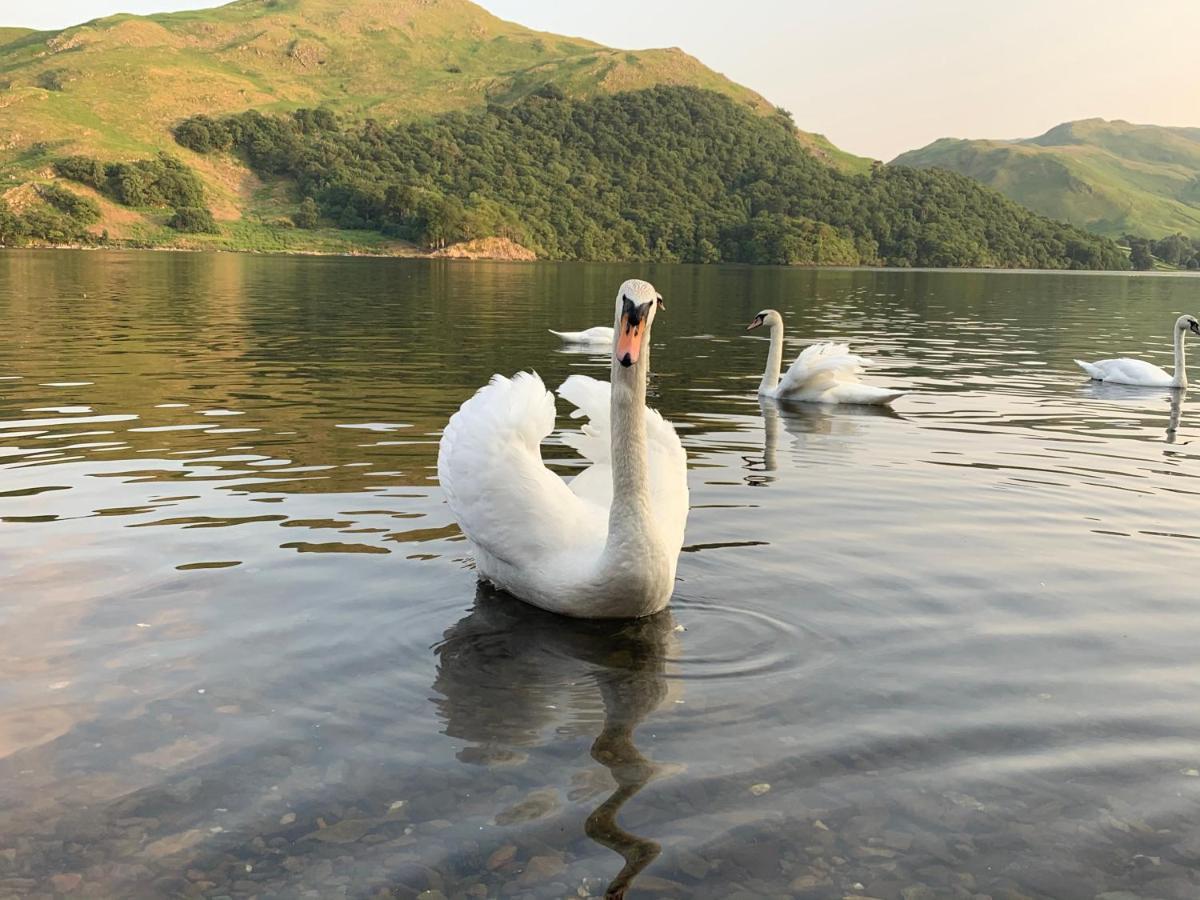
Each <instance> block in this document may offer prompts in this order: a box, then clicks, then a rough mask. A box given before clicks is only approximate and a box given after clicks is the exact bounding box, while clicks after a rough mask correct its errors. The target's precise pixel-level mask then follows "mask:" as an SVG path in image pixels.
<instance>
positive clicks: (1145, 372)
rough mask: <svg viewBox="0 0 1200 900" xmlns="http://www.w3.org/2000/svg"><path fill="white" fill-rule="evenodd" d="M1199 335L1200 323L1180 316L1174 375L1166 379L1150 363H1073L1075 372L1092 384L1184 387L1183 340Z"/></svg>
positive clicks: (1129, 361) (1116, 361) (1100, 361)
mask: <svg viewBox="0 0 1200 900" xmlns="http://www.w3.org/2000/svg"><path fill="white" fill-rule="evenodd" d="M1189 331H1190V332H1192V333H1193V334H1200V322H1197V321H1196V319H1195V317H1194V316H1180V317H1179V318H1178V319H1176V320H1175V374H1174V375H1168V374H1167V373H1166V371H1165V370H1163V369H1160V368H1159V367H1158V366H1156V365H1154V364H1153V363H1148V362H1146V361H1145V360H1141V359H1130V358H1129V357H1127V356H1123V357H1121V358H1120V359H1102V360H1099V361H1098V362H1094V363H1089V362H1084V361H1083V360H1082V359H1077V360H1075V362H1076V364H1077V365H1078V366H1079V368H1081V369H1083V371H1085V372H1087V373H1088V377H1090V378H1091V379H1092V380H1093V381H1108V382H1111V383H1112V384H1136V385H1140V386H1142V387H1170V388H1185V387H1187V361H1186V360H1185V359H1184V354H1183V339H1184V337H1186V336H1187V333H1188V332H1189Z"/></svg>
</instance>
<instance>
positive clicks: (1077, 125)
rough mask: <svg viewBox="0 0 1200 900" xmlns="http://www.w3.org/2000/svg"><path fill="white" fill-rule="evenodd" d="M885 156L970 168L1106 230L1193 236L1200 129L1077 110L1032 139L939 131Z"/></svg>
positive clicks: (1199, 185) (1045, 211)
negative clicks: (1082, 114)
mask: <svg viewBox="0 0 1200 900" xmlns="http://www.w3.org/2000/svg"><path fill="white" fill-rule="evenodd" d="M892 162H893V164H896V165H908V166H913V167H915V168H944V169H949V170H950V171H953V172H958V173H960V174H963V175H967V176H969V177H972V178H975V179H976V180H978V181H980V182H982V183H983V184H985V185H987V186H988V187H992V188H995V189H996V190H998V191H1000V192H1001V193H1003V194H1004V195H1005V196H1007V197H1009V198H1010V199H1012V200H1016V201H1017V202H1018V203H1021V204H1023V205H1025V206H1028V207H1029V208H1030V209H1033V210H1035V211H1036V212H1039V213H1041V214H1042V215H1046V216H1049V217H1051V218H1056V219H1061V220H1063V221H1067V222H1070V223H1072V224H1074V225H1078V226H1080V227H1084V228H1087V229H1089V230H1091V231H1094V232H1096V233H1098V234H1103V235H1106V236H1109V237H1120V236H1122V235H1124V234H1126V233H1132V234H1138V235H1143V236H1147V237H1161V236H1163V235H1166V234H1172V233H1175V232H1179V233H1182V234H1185V235H1188V236H1191V237H1200V128H1192V127H1173V126H1161V125H1146V124H1138V123H1133V122H1127V121H1125V120H1123V119H1113V120H1108V119H1102V118H1088V119H1078V120H1073V121H1069V122H1062V123H1060V124H1058V125H1055V126H1054V127H1053V128H1051V129H1049V130H1048V131H1046V132H1045V133H1043V134H1040V135H1036V136H1034V137H1030V138H1020V139H1015V140H990V139H959V138H940V139H939V140H937V141H934V142H933V143H931V144H928V145H926V146H925V147H922V148H919V149H917V150H911V151H908V152H907V153H902V154H900V155H899V156H898V157H896V158H895V159H894V160H893V161H892Z"/></svg>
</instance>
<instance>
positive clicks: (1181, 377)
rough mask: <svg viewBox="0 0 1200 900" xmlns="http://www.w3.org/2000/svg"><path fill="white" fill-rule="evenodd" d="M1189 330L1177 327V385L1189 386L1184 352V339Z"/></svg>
mask: <svg viewBox="0 0 1200 900" xmlns="http://www.w3.org/2000/svg"><path fill="white" fill-rule="evenodd" d="M1186 335H1187V332H1186V331H1184V329H1182V328H1176V329H1175V379H1174V381H1175V386H1176V387H1187V359H1186V358H1185V354H1184V352H1183V339H1184V337H1185V336H1186Z"/></svg>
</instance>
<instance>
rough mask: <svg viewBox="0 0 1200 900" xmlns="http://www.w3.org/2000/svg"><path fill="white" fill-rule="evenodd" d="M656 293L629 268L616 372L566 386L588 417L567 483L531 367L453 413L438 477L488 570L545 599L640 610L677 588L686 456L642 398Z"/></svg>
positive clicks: (572, 609)
mask: <svg viewBox="0 0 1200 900" xmlns="http://www.w3.org/2000/svg"><path fill="white" fill-rule="evenodd" d="M661 306H662V297H661V296H659V294H658V292H657V291H655V289H654V287H653V285H651V284H649V283H647V282H645V281H637V280H632V281H626V282H625V283H624V284H622V285H621V290H620V292H619V293H618V294H617V303H616V331H617V337H616V339H615V341H614V343H613V355H612V381H611V384H606V383H604V382H602V381H597V380H596V379H594V378H588V377H587V376H584V375H572V376H571V377H570V378H568V379H567V380H566V381H565V382H563V384H562V386H561V387H560V388H559V389H558V393H559V395H560V396H561V397H563V399H565V400H568V401H570V402H571V403H573V404H574V405H575V406H576V407H578V411H577V412H576V413H575V414H574V415H575V416H581V415H583V416H587V417H588V419H589V420H590V421H589V422H588V424H586V425H584V426H583V428H582V430H581V431H578V432H572V433H568V434H564V435H563V436H562V440H563V443H565V444H568V445H569V446H571V447H574V448H575V449H576V450H578V451H579V452H580V453H581V454H582V455H583V456H585V457H586V458H587V459H588V460H590V461H591V463H592V464H591V466H590V467H588V468H586V469H584V470H583V471H582V472H580V473H579V474H578V475H576V476H575V477H574V478H573V479H572V480H571V482H570V484H568V483H567V482H565V481H563V479H562V478H560V477H559V476H558V475H556V474H554V473H553V472H552V471H550V469H548V468H546V465H545V463H543V462H542V454H541V443H542V440H543V439H544V438H545V437H546V436H547V435H549V434H550V432H551V431H552V430H553V429H554V397H553V396H552V395H551V394H550V393H549V392H548V391H547V390H546V388H545V386H544V385H543V384H542V380H541V379H540V378H539V377H538V376H537V375H534V374H529V373H525V372H521V373H518V374H517V375H515V376H513V377H512V378H505V377H503V376H502V375H494V376H492V380H491V382H490V383H489V384H488V385H487V386H486V387H483V388H480V390H479V391H478V392H477V393H476V394H475V396H474V397H472V398H471V399H469V400H467V401H466V402H465V403H464V404H463V405H462V407H461V408H460V409H459V410H458V412H456V413H455V414H454V415H453V416H452V417H451V418H450V422H449V424H448V425H447V426H446V430H445V432H444V433H443V434H442V440H441V446H440V448H439V451H438V478H439V480H440V481H441V485H442V490H443V491H445V493H446V499H447V501H448V502H449V504H450V509H451V510H452V511H453V512H454V515H455V517H456V518H457V520H458V524H459V526H460V527H461V528H462V531H463V534H464V535H465V536H466V538H467V540H468V542H469V543H470V546H471V550H472V552H473V554H474V557H475V565H476V568H477V570H478V572H479V575H480V576H481V577H482V578H485V579H487V580H488V581H490V582H492V583H493V584H495V585H496V586H497V587H500V588H503V589H504V590H506V591H508V592H509V593H510V594H513V595H514V596H516V597H519V598H520V599H522V600H524V601H526V602H528V603H531V604H533V605H534V606H540V607H541V608H543V609H548V610H550V611H551V612H556V613H563V614H565V615H569V616H577V617H580V618H590V619H608V618H636V617H640V616H646V615H650V614H651V613H655V612H658V611H659V610H661V609H662V608H663V607H665V606H666V605H667V602H668V601H669V600H670V599H671V592H672V590H673V589H674V586H675V566H676V564H677V563H678V560H679V551H680V548H681V547H682V546H683V531H684V525H685V524H686V522H687V512H688V489H687V457H686V455H685V454H684V451H683V446H682V445H681V444H680V443H679V437H678V436H677V435H676V434H675V429H674V428H672V427H671V425H670V423H668V422H666V421H665V420H664V419H663V418H662V416H660V415H659V414H658V413H657V412H654V411H653V410H650V409H647V408H646V373H647V371H648V370H649V366H650V328H651V326H652V325H653V323H654V316H655V314H656V313H657V311H658V309H659V308H660V307H661Z"/></svg>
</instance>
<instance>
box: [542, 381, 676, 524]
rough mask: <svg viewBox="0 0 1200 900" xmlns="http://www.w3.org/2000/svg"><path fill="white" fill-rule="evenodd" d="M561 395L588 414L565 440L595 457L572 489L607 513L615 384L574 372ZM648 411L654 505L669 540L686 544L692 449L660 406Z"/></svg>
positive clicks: (577, 414)
mask: <svg viewBox="0 0 1200 900" xmlns="http://www.w3.org/2000/svg"><path fill="white" fill-rule="evenodd" d="M558 396H560V397H562V398H563V399H564V400H566V401H567V402H568V403H571V404H573V405H574V406H575V407H576V409H575V411H574V412H572V413H571V417H572V418H581V417H586V418H587V420H588V421H587V422H586V423H585V424H584V425H583V427H582V428H580V430H579V431H574V432H566V433H564V434H563V435H562V442H563V443H564V444H566V445H567V446H569V447H573V448H574V449H575V450H576V451H577V452H578V453H579V455H580V456H582V457H584V458H585V459H588V460H590V461H591V463H592V465H591V466H589V467H588V468H586V469H584V470H583V471H582V472H580V473H579V474H578V475H576V476H575V477H574V478H573V479H571V484H570V487H571V491H572V492H573V493H574V494H575V496H577V497H579V498H580V499H581V500H583V501H584V502H586V503H589V504H592V505H595V506H599V507H601V508H602V509H603V510H604V513H605V515H607V514H608V509H609V507H610V506H611V505H612V434H611V431H610V425H609V409H610V402H611V399H610V398H611V396H612V385H610V384H609V383H608V382H606V381H598V380H597V379H595V378H591V377H589V376H587V375H572V376H570V377H569V378H568V379H567V380H566V381H564V382H563V383H562V385H561V386H560V387H559V389H558ZM645 417H646V446H647V450H648V458H649V464H650V490H651V494H650V503H651V507H652V508H653V510H654V512H655V517H656V521H657V522H658V525H659V527H660V528H661V529H662V531H663V534H664V537H665V540H666V541H667V543H668V545H669V546H671V547H676V548H678V547H680V546H682V545H683V531H684V527H685V525H686V524H687V513H688V487H687V454H686V453H685V452H684V449H683V445H682V444H681V443H680V442H679V435H678V434H676V433H675V428H674V427H673V426H672V425H671V423H670V422H668V421H667V420H666V419H664V418H663V417H662V415H661V414H659V412H658V411H657V410H653V409H650V408H649V407H645Z"/></svg>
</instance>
